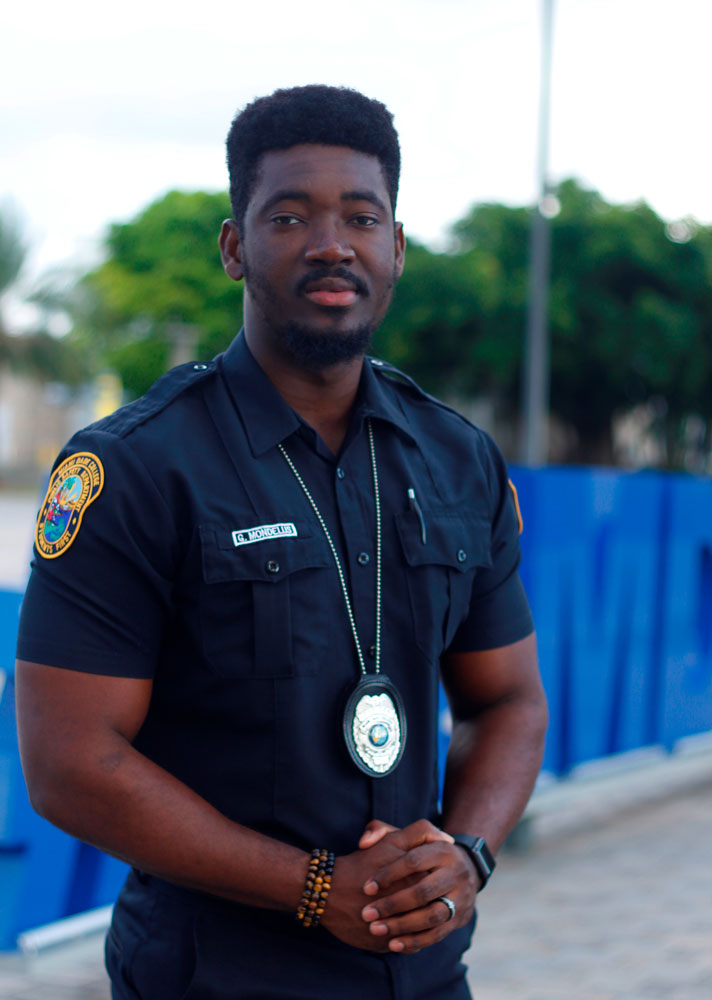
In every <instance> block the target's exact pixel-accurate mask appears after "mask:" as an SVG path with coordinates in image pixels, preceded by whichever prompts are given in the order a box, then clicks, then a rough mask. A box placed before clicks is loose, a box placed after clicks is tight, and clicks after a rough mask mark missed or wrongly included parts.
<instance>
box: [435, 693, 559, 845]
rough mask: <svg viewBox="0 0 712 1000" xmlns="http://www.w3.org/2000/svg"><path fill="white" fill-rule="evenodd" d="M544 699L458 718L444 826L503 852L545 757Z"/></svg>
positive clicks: (512, 700)
mask: <svg viewBox="0 0 712 1000" xmlns="http://www.w3.org/2000/svg"><path fill="white" fill-rule="evenodd" d="M546 722H547V712H546V702H545V700H544V697H543V694H542V695H540V696H539V695H534V696H532V695H529V696H527V697H521V698H516V697H513V698H510V699H508V700H503V701H502V702H499V703H496V704H494V705H492V706H490V707H488V708H486V709H484V710H482V711H480V712H479V713H478V714H477V716H476V717H475V718H474V719H456V720H455V722H454V725H453V733H452V739H451V742H450V749H449V752H448V757H447V766H446V771H445V785H444V790H443V827H444V829H445V830H448V831H449V832H450V833H472V834H476V835H480V836H483V837H484V838H485V839H486V841H487V843H488V844H489V846H490V848H491V849H492V850H493V851H496V850H498V849H499V847H500V846H501V845H502V843H503V842H504V840H505V839H506V837H507V834H508V833H509V832H510V830H511V829H512V827H513V826H514V824H515V823H516V821H517V820H518V819H519V817H520V816H521V814H522V812H523V810H524V807H525V806H526V804H527V801H528V799H529V796H530V795H531V792H532V789H533V787H534V782H535V781H536V777H537V774H538V773H539V768H540V765H541V759H542V755H543V752H544V736H545V733H546Z"/></svg>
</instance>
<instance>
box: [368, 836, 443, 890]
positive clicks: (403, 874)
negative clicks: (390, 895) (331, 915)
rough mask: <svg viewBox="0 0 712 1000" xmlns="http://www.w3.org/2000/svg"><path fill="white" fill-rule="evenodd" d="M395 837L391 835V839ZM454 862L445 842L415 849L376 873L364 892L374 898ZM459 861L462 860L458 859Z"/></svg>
mask: <svg viewBox="0 0 712 1000" xmlns="http://www.w3.org/2000/svg"><path fill="white" fill-rule="evenodd" d="M391 836H395V835H389V838H390V837H391ZM452 860H453V858H452V854H451V853H450V846H449V845H447V847H446V845H445V844H444V843H443V842H435V841H433V842H430V843H426V844H422V845H421V846H419V847H414V848H412V849H411V850H408V851H406V852H405V854H402V855H401V856H400V857H399V858H396V859H395V860H394V861H392V862H391V863H390V864H388V865H386V866H385V867H384V868H381V869H380V870H379V871H377V872H374V873H373V875H372V876H371V879H370V880H369V881H368V882H367V883H366V885H365V886H364V892H365V893H366V894H367V895H369V896H373V895H375V893H376V892H379V891H380V892H383V891H384V890H388V889H390V888H391V886H393V885H395V884H396V883H397V882H400V881H401V880H402V879H404V878H408V877H409V876H412V875H414V874H418V873H420V872H427V871H430V870H431V869H432V868H436V867H440V866H444V865H447V864H448V863H450V862H451V861H452ZM457 860H458V861H459V860H460V859H459V858H457Z"/></svg>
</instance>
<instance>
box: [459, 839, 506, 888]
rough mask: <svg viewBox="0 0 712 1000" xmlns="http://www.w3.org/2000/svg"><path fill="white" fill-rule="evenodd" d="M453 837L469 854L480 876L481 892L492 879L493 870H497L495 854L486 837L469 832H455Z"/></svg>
mask: <svg viewBox="0 0 712 1000" xmlns="http://www.w3.org/2000/svg"><path fill="white" fill-rule="evenodd" d="M452 838H453V840H454V841H455V844H456V845H457V846H458V847H460V848H462V850H463V851H465V853H466V854H467V856H468V857H469V859H470V861H471V862H472V865H473V867H474V869H475V872H476V874H477V876H478V878H479V881H480V886H479V889H478V890H477V891H478V892H481V891H482V890H483V889H484V887H485V886H486V885H487V883H488V882H489V880H490V877H491V875H492V872H493V871H494V870H495V867H496V865H497V862H496V861H495V859H494V855H493V854H492V852H491V851H490V849H489V847H488V846H487V842H486V841H485V838H484V837H473V836H472V834H469V833H453V834H452Z"/></svg>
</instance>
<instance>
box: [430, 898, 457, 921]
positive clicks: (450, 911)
mask: <svg viewBox="0 0 712 1000" xmlns="http://www.w3.org/2000/svg"><path fill="white" fill-rule="evenodd" d="M433 902H434V903H444V904H445V906H447V908H448V918H447V920H446V921H445V923H447V921H448V920H452V918H453V917H454V916H455V913H456V912H457V908H456V906H455V904H454V903H453V901H452V900H451V899H450V897H449V896H438V897H437V899H434V900H433Z"/></svg>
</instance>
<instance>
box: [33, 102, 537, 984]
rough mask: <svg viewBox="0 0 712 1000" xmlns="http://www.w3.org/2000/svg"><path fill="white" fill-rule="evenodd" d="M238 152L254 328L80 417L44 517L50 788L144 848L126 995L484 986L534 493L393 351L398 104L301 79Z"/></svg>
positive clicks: (111, 836) (66, 812)
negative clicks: (381, 328) (383, 325)
mask: <svg viewBox="0 0 712 1000" xmlns="http://www.w3.org/2000/svg"><path fill="white" fill-rule="evenodd" d="M228 165H229V170H230V177H231V199H232V208H233V216H234V217H233V219H231V220H228V221H226V222H225V223H224V224H223V227H222V232H221V235H220V248H221V253H222V259H223V264H224V267H225V271H226V272H227V275H228V276H229V277H230V278H232V279H234V280H236V281H240V280H243V279H244V281H245V299H244V332H242V333H241V334H240V335H238V336H237V337H236V339H235V340H234V342H233V344H232V345H231V347H230V348H229V350H228V351H227V352H226V353H225V354H224V355H223V356H221V357H219V358H217V359H216V360H215V361H214V362H212V363H210V364H194V365H192V364H189V365H185V366H182V367H181V368H178V369H175V370H173V371H172V372H170V373H169V374H168V375H166V376H165V377H164V378H163V379H161V380H160V381H159V382H158V383H157V384H156V385H155V386H154V387H153V389H151V390H150V391H149V393H148V394H147V395H146V396H145V397H143V398H142V399H140V400H138V401H137V402H136V403H132V404H130V405H128V406H126V407H124V408H122V409H121V410H119V411H117V413H115V414H114V415H113V416H111V417H108V418H107V419H105V420H103V421H100V422H99V423H97V424H94V425H93V426H91V427H89V428H87V429H86V430H85V431H82V432H80V433H79V434H77V435H76V436H75V437H74V438H73V439H72V441H70V443H69V444H68V445H67V447H66V448H65V450H64V451H63V453H62V455H61V456H60V458H59V459H58V464H57V465H56V466H55V471H54V473H53V476H52V479H51V482H50V487H49V490H48V494H47V500H46V501H45V505H44V506H43V508H42V510H41V511H40V516H39V519H38V527H37V539H36V541H37V550H36V557H35V561H34V571H33V575H32V578H31V580H30V584H29V586H28V591H27V596H26V599H25V604H24V609H23V618H22V623H21V629H20V639H19V647H18V656H19V658H20V661H19V662H18V667H17V691H18V707H19V716H20V725H21V728H20V734H21V748H22V755H23V764H24V768H25V773H26V776H27V781H28V787H29V789H30V795H31V798H32V801H33V804H34V806H35V808H37V809H38V811H39V812H41V813H42V814H43V815H44V816H46V817H47V818H48V819H50V820H51V821H52V822H54V823H56V824H57V825H59V826H61V827H62V828H64V829H65V830H68V831H69V832H70V833H72V834H74V835H76V836H78V837H81V838H82V839H84V840H87V841H89V842H90V843H93V844H96V845H97V846H99V847H101V848H102V849H104V850H106V851H109V852H110V853H112V854H115V855H117V856H118V857H121V858H124V859H126V860H127V861H128V862H129V863H130V864H131V865H132V866H133V870H132V872H131V874H130V875H129V877H128V880H127V883H126V885H125V887H124V889H123V891H122V893H121V896H120V897H119V901H118V903H117V906H116V908H115V913H114V920H113V924H112V928H111V931H110V933H109V937H108V941H107V964H108V968H109V972H110V975H111V978H112V983H113V991H114V992H113V996H114V997H115V998H116V1000H128V998H134V1000H135V998H142V1000H174V998H175V1000H177V998H179V997H181V998H208V997H209V998H225V1000H226V998H241V1000H242V998H257V997H259V998H262V997H279V998H280V1000H290V998H297V997H309V998H314V997H329V998H333V997H336V996H339V997H342V998H351V997H353V998H362V997H364V996H369V997H373V998H381V997H383V998H386V997H388V998H391V997H398V998H408V1000H415V998H420V997H422V998H428V1000H437V998H441V997H442V998H445V997H447V998H449V1000H452V998H459V997H467V996H469V993H468V991H467V986H466V984H465V980H464V968H463V966H462V964H461V963H460V961H459V957H460V955H461V953H462V951H463V950H464V948H465V947H466V946H467V944H468V942H469V938H470V935H471V933H472V928H473V926H474V906H475V895H476V893H477V891H478V890H479V889H480V888H481V887H482V886H483V885H484V883H485V881H486V879H487V877H488V874H489V872H490V871H491V869H492V867H493V865H494V861H493V858H492V855H491V853H490V851H491V852H495V851H496V850H497V849H498V848H499V847H500V845H501V844H502V842H503V840H504V838H505V836H506V834H507V832H508V831H509V830H510V828H511V827H512V825H513V824H514V822H515V821H516V819H517V817H518V816H519V814H520V813H521V810H522V809H523V807H524V804H525V802H526V800H527V798H528V796H529V794H530V791H531V787H532V784H533V781H534V779H535V776H536V773H537V770H538V767H539V763H540V757H541V751H542V742H543V734H544V728H545V715H546V709H545V705H544V698H543V694H542V690H541V685H540V682H539V677H538V671H537V666H536V653H535V644H534V637H533V633H532V625H531V619H530V615H529V611H528V607H527V604H526V599H525V597H524V595H523V592H522V589H521V584H520V583H519V578H518V575H517V564H518V560H519V549H518V527H517V521H518V519H517V510H516V501H515V498H514V496H513V493H512V491H511V490H510V488H509V486H508V485H507V478H506V472H505V469H504V464H503V461H502V459H501V457H500V455H499V453H498V452H497V450H496V448H495V447H494V445H493V444H492V443H491V441H490V440H489V439H488V438H487V437H486V436H485V435H484V434H483V433H481V432H480V431H478V430H476V429H475V428H474V427H472V426H471V425H470V424H469V423H467V422H466V421H465V420H464V419H463V418H461V417H460V416H458V415H457V414H455V413H454V412H453V411H451V410H450V409H449V408H447V407H445V406H443V405H442V404H440V403H438V402H437V401H435V400H433V399H432V398H430V397H428V396H426V395H425V394H424V393H423V392H421V391H420V390H419V389H418V388H417V387H416V386H415V385H414V384H412V383H410V382H409V381H408V380H405V379H404V378H403V377H402V376H400V375H399V373H397V372H395V370H393V369H391V368H390V367H389V366H387V365H385V364H384V363H382V362H379V361H377V360H374V359H369V358H366V357H365V351H366V349H367V347H368V343H369V340H370V337H371V334H372V333H373V331H374V329H375V328H376V327H377V325H378V324H379V323H380V321H381V320H382V318H383V316H384V314H385V312H386V310H387V308H388V305H389V302H390V299H391V295H392V292H393V288H394V284H395V282H396V281H397V279H398V277H399V276H400V274H401V271H402V268H403V259H404V237H403V229H402V226H401V225H400V223H396V222H395V221H394V212H395V203H396V193H397V186H398V172H399V165H400V158H399V149H398V140H397V137H396V134H395V131H394V129H393V125H392V119H391V116H390V114H389V113H388V112H387V110H386V109H385V108H384V106H383V105H381V104H379V103H378V102H375V101H370V100H368V99H367V98H365V97H364V96H363V95H361V94H358V93H356V92H354V91H350V90H344V89H338V88H330V87H321V86H310V87H303V88H294V89H292V90H285V91H277V92H276V93H275V94H273V95H272V96H271V97H268V98H263V99H260V100H258V101H255V102H254V103H253V104H251V105H250V106H248V107H247V108H246V109H245V110H244V111H243V112H242V113H241V114H240V115H239V116H238V117H237V118H236V119H235V121H234V122H233V124H232V128H231V131H230V134H229V136H228ZM433 349H434V350H436V349H437V345H433ZM68 489H69V491H70V494H72V495H74V496H75V500H74V501H73V502H72V503H69V502H68V501H66V500H63V499H62V496H66V495H67V490H68ZM62 491H64V493H63V494H62ZM60 494H61V495H60ZM439 668H440V672H441V675H442V679H443V681H444V683H445V685H446V689H447V691H448V695H449V698H450V703H451V707H452V711H453V716H454V729H453V740H452V746H451V750H450V754H449V757H448V763H447V773H446V778H445V787H444V791H443V801H442V812H440V810H439V807H438V788H437V768H436V735H437V683H438V675H439ZM482 838H484V839H482ZM455 841H457V842H455ZM488 845H489V846H488ZM312 852H313V857H312ZM295 915H296V918H297V919H295Z"/></svg>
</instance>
